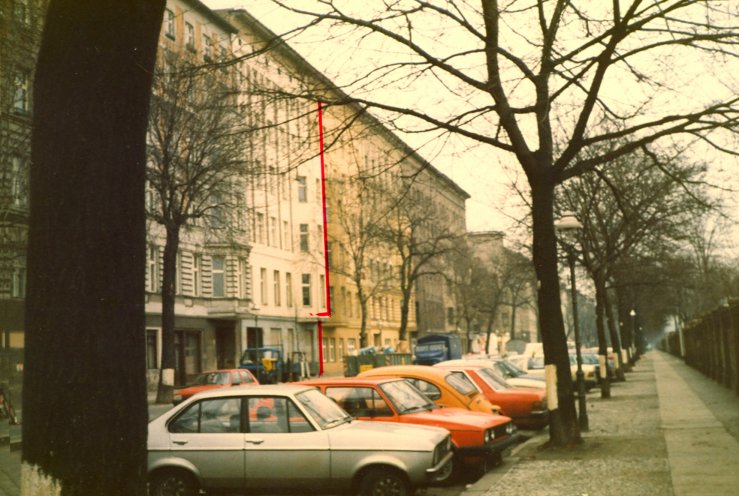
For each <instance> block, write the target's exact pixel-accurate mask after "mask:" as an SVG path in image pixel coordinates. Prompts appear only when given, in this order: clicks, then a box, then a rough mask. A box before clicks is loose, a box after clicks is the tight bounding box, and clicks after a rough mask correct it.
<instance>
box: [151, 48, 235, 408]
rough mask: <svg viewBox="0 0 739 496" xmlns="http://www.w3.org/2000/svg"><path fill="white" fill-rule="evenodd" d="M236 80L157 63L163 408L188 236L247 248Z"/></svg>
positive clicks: (154, 116) (173, 62)
mask: <svg viewBox="0 0 739 496" xmlns="http://www.w3.org/2000/svg"><path fill="white" fill-rule="evenodd" d="M231 77H232V76H231V73H230V72H229V70H228V68H227V67H225V66H221V67H214V66H198V65H195V64H194V62H193V60H191V59H190V57H189V56H188V55H185V54H181V53H176V52H167V51H163V52H162V53H160V56H159V61H158V64H157V70H156V73H155V78H154V88H153V96H152V104H151V110H150V112H149V131H148V133H147V145H148V146H147V151H148V167H147V175H146V178H147V184H148V187H149V190H150V191H149V195H148V197H147V214H148V216H149V218H150V219H151V220H153V221H154V222H155V223H156V224H158V225H160V226H161V227H162V229H163V230H164V236H165V244H164V255H163V263H162V281H161V293H162V361H161V371H160V380H159V388H158V393H157V402H158V403H170V402H171V401H172V392H173V386H174V375H173V370H174V367H175V349H174V317H175V312H174V304H175V293H176V289H177V288H176V287H175V284H176V269H177V253H178V250H179V245H180V240H181V236H182V232H183V231H184V230H186V229H189V230H193V229H195V230H199V231H200V232H201V233H203V235H204V236H205V239H207V238H208V236H211V237H215V238H216V239H217V240H218V241H219V242H220V243H225V244H231V245H233V244H239V243H240V242H241V244H242V245H243V244H244V243H243V240H240V236H239V234H240V233H239V231H238V230H235V229H233V228H234V227H235V226H236V225H237V222H238V221H239V219H241V218H242V217H243V216H244V215H245V213H246V212H245V211H244V201H243V195H244V192H245V181H246V178H247V175H248V174H247V170H246V162H245V153H246V152H245V150H244V148H243V140H244V138H245V137H246V136H248V133H247V130H246V129H245V127H244V124H243V122H244V121H243V118H242V116H241V115H240V113H239V107H238V106H237V105H236V102H235V100H234V87H233V84H234V82H233V81H232V80H231ZM243 249H245V247H244V248H243ZM149 277H157V275H154V274H150V275H149Z"/></svg>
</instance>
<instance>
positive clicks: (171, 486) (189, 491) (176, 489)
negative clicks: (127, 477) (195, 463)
mask: <svg viewBox="0 0 739 496" xmlns="http://www.w3.org/2000/svg"><path fill="white" fill-rule="evenodd" d="M198 493H199V491H198V484H197V482H196V481H195V479H194V478H193V476H192V475H190V474H189V473H187V472H185V471H184V470H164V471H161V472H157V473H156V474H154V476H153V477H152V479H151V481H150V482H149V496H197V494H198Z"/></svg>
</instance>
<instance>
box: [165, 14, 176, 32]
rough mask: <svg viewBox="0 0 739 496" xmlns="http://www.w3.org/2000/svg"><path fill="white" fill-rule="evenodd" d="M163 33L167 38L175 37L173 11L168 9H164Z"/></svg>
mask: <svg viewBox="0 0 739 496" xmlns="http://www.w3.org/2000/svg"><path fill="white" fill-rule="evenodd" d="M164 34H165V35H167V37H168V38H171V39H173V40H174V39H175V33H174V12H172V11H171V10H170V9H166V10H165V11H164Z"/></svg>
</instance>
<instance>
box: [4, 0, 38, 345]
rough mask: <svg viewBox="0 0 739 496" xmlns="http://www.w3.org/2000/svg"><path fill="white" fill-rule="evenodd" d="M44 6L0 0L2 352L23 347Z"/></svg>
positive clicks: (30, 0) (31, 0)
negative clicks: (35, 104)
mask: <svg viewBox="0 0 739 496" xmlns="http://www.w3.org/2000/svg"><path fill="white" fill-rule="evenodd" d="M45 9H46V1H42V0H0V350H2V349H21V348H23V344H24V339H23V328H24V324H23V321H24V304H25V295H26V246H27V234H28V212H29V208H28V207H29V204H28V166H29V164H30V161H31V114H32V110H33V108H32V102H33V77H34V69H35V60H36V55H37V53H38V49H39V45H40V42H41V31H42V28H43V21H44V13H45Z"/></svg>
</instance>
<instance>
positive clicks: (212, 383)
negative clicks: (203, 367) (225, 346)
mask: <svg viewBox="0 0 739 496" xmlns="http://www.w3.org/2000/svg"><path fill="white" fill-rule="evenodd" d="M257 384H259V381H257V378H256V377H254V375H253V374H252V373H251V372H249V371H248V370H246V369H221V370H209V371H207V372H203V373H202V374H198V375H196V376H195V379H193V381H192V382H191V383H190V384H188V385H187V386H185V387H183V388H180V389H177V390H176V391H175V392H174V397H173V399H172V402H173V403H174V404H175V405H179V404H180V403H182V402H183V401H185V400H186V399H188V398H189V397H190V396H192V395H193V394H197V393H199V392H201V391H209V390H211V389H218V388H224V387H231V386H255V385H257Z"/></svg>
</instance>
